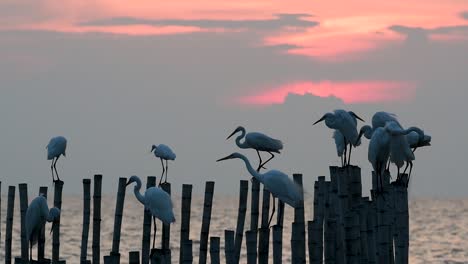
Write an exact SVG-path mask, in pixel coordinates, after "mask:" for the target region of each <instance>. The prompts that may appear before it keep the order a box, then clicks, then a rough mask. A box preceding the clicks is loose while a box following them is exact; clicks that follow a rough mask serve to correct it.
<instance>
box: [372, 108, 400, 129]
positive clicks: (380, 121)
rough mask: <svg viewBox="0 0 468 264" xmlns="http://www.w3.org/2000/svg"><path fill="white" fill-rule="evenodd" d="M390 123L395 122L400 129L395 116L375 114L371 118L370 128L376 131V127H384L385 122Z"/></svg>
mask: <svg viewBox="0 0 468 264" xmlns="http://www.w3.org/2000/svg"><path fill="white" fill-rule="evenodd" d="M390 121H393V122H395V123H396V124H397V125H399V126H400V127H401V125H400V122H398V119H397V116H396V115H395V114H392V113H388V112H384V111H380V112H376V113H375V114H374V115H373V116H372V128H373V129H377V128H378V127H385V125H386V124H387V122H390Z"/></svg>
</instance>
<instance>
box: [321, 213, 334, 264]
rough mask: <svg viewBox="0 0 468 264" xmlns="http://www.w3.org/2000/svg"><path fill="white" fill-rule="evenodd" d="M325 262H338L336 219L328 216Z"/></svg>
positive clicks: (326, 222)
mask: <svg viewBox="0 0 468 264" xmlns="http://www.w3.org/2000/svg"><path fill="white" fill-rule="evenodd" d="M324 240H325V263H327V264H329V263H333V264H334V263H336V254H335V244H336V220H335V218H328V219H327V220H326V221H325V232H324Z"/></svg>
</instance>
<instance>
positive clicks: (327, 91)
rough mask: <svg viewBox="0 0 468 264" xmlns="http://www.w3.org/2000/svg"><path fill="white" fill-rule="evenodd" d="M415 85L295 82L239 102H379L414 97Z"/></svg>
mask: <svg viewBox="0 0 468 264" xmlns="http://www.w3.org/2000/svg"><path fill="white" fill-rule="evenodd" d="M415 91H416V86H415V85H414V84H412V83H409V82H396V81H352V82H335V81H321V82H310V81H304V82H295V83H291V84H286V85H282V86H279V87H274V88H271V89H266V90H264V91H262V92H258V93H254V94H250V95H246V96H243V97H240V98H237V99H236V100H235V101H236V102H237V103H240V104H249V105H272V104H282V103H284V102H285V100H286V97H287V96H288V94H296V95H306V94H311V95H315V96H319V97H330V96H334V97H337V98H339V99H341V100H343V102H344V103H347V104H352V103H379V102H393V101H407V100H410V99H411V98H413V97H414V94H415Z"/></svg>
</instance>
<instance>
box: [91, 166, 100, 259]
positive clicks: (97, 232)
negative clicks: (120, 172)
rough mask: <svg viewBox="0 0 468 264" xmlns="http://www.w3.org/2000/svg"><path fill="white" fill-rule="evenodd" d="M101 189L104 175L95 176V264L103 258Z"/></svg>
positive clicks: (93, 244) (93, 247) (93, 246)
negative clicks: (101, 250) (101, 249)
mask: <svg viewBox="0 0 468 264" xmlns="http://www.w3.org/2000/svg"><path fill="white" fill-rule="evenodd" d="M101 189H102V175H100V174H97V175H94V194H93V242H92V249H93V261H92V262H93V264H99V263H100V258H101V252H100V247H101V237H100V235H101Z"/></svg>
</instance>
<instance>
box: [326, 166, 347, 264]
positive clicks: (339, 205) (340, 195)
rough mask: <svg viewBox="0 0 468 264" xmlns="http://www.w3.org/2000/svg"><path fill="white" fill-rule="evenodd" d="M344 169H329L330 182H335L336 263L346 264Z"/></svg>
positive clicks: (345, 191)
mask: <svg viewBox="0 0 468 264" xmlns="http://www.w3.org/2000/svg"><path fill="white" fill-rule="evenodd" d="M343 172H344V169H343V168H340V167H330V173H331V176H332V181H333V180H335V181H336V183H335V184H336V187H337V199H336V207H335V208H336V241H335V243H336V244H335V245H336V263H337V264H345V263H346V244H345V227H344V213H345V211H346V209H347V206H348V188H347V185H346V175H344V174H343Z"/></svg>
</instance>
